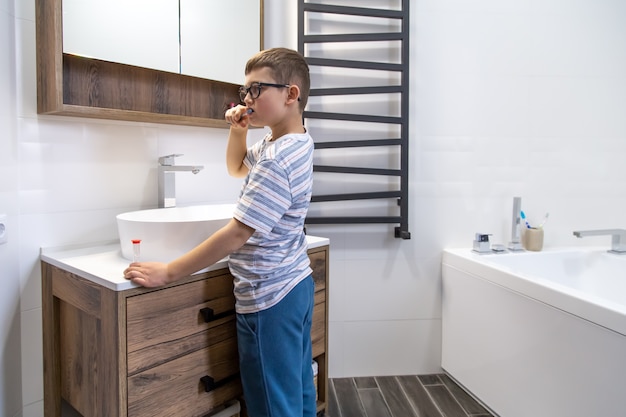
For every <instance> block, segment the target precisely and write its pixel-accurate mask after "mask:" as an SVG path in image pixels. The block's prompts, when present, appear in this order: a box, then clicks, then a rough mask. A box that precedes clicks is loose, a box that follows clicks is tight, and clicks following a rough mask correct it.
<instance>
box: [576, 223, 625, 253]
mask: <svg viewBox="0 0 626 417" xmlns="http://www.w3.org/2000/svg"><path fill="white" fill-rule="evenodd" d="M574 236H576V237H587V236H611V249H610V250H609V251H608V252H609V253H616V254H618V255H624V254H626V230H624V229H599V230H580V231H575V232H574Z"/></svg>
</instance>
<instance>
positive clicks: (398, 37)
mask: <svg viewBox="0 0 626 417" xmlns="http://www.w3.org/2000/svg"><path fill="white" fill-rule="evenodd" d="M398 1H399V2H400V3H401V4H400V9H399V10H387V9H373V8H365V7H347V6H341V5H330V4H320V3H311V2H307V1H304V0H298V50H299V51H300V52H301V53H302V54H303V55H304V56H305V58H307V62H308V64H309V66H310V67H315V66H320V67H336V68H348V69H359V70H375V71H386V72H391V73H399V74H400V82H399V84H397V85H382V86H381V85H368V86H359V87H341V88H320V87H318V86H315V85H312V86H311V93H310V96H311V97H313V96H338V95H342V96H343V95H355V94H389V95H390V100H391V99H392V98H391V95H395V96H396V97H397V96H398V95H399V96H400V103H399V107H400V109H399V116H398V117H393V116H381V115H371V114H352V113H333V112H317V111H308V110H306V111H305V112H304V118H305V119H325V120H339V121H351V122H367V123H382V124H388V125H396V126H398V127H399V132H400V135H399V136H400V137H391V138H382V139H367V140H348V141H330V142H316V143H315V149H316V150H317V149H340V148H353V147H390V146H397V147H399V148H400V150H399V169H381V168H370V167H354V166H328V165H314V168H313V169H314V172H327V173H337V174H339V175H342V174H357V175H377V176H380V175H383V176H392V177H397V178H399V181H398V182H399V188H398V189H393V190H379V191H367V192H355V193H343V194H327V195H317V194H315V193H314V195H313V197H312V200H311V202H312V204H316V203H323V202H332V201H346V200H369V199H395V200H396V202H397V205H398V207H399V215H398V216H317V217H313V216H309V217H307V220H306V223H307V224H358V223H361V224H363V223H387V224H398V225H399V226H397V227H395V228H394V236H395V237H396V238H402V239H410V238H411V234H410V232H409V221H408V217H409V213H408V210H409V201H408V187H409V178H408V168H409V123H408V121H409V0H398ZM312 13H315V16H316V17H317V18H318V19H319V17H320V16H324V15H325V14H332V15H344V16H347V18H348V19H349V18H350V17H354V16H360V17H366V18H383V19H392V20H395V21H399V22H400V25H399V26H400V30H399V31H392V32H384V33H351V34H310V33H309V34H307V33H305V32H306V31H307V23H308V22H307V19H310V18H311V17H310V16H312V15H310V14H312ZM396 26H397V25H396ZM379 41H394V42H399V44H400V62H367V61H361V60H345V59H336V58H327V57H323V56H317V57H313V56H308V53H307V48H306V45H307V44H313V43H336V42H343V43H346V42H379ZM318 55H323V52H322V53H320V54H318ZM309 107H310V106H309ZM396 130H397V128H396ZM313 136H314V139H315V134H313Z"/></svg>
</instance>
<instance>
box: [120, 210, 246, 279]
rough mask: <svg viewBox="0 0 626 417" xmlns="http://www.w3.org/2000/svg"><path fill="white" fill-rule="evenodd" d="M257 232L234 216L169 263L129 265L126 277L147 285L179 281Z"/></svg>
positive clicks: (233, 248) (227, 252) (236, 247)
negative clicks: (202, 240)
mask: <svg viewBox="0 0 626 417" xmlns="http://www.w3.org/2000/svg"><path fill="white" fill-rule="evenodd" d="M253 233H254V229H253V228H251V227H249V226H246V225H245V224H243V223H241V222H240V221H238V220H235V219H231V220H230V222H229V223H228V224H226V226H224V227H222V228H221V229H219V230H218V231H217V232H215V233H214V234H212V235H211V236H210V237H209V238H208V239H206V240H205V241H204V242H202V243H200V244H199V245H198V246H196V247H195V248H194V249H192V250H190V251H189V252H187V253H186V254H184V255H182V256H181V257H179V258H177V259H175V260H173V261H172V262H170V263H169V264H166V263H161V262H134V263H132V264H130V266H129V267H128V268H126V270H125V271H124V277H125V278H127V279H130V280H131V281H133V282H134V283H135V284H139V285H141V286H144V287H160V286H162V285H166V284H169V283H171V282H174V281H178V280H179V279H181V278H184V277H186V276H189V275H191V274H193V273H194V272H196V271H199V270H201V269H203V268H206V267H208V266H211V265H213V264H215V263H216V262H218V261H220V260H222V259H224V258H225V257H226V256H228V255H230V254H231V253H233V252H234V251H235V250H237V249H239V248H240V247H241V246H243V244H244V243H246V242H247V241H248V239H249V238H250V236H252V234H253Z"/></svg>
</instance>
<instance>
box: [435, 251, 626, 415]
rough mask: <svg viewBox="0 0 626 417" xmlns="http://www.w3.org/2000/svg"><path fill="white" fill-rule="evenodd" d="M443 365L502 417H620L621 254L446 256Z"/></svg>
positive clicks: (624, 290) (625, 328) (625, 330)
mask: <svg viewBox="0 0 626 417" xmlns="http://www.w3.org/2000/svg"><path fill="white" fill-rule="evenodd" d="M442 276H443V305H442V327H443V329H442V338H443V340H442V367H443V369H444V370H445V371H446V372H447V373H448V374H449V375H450V376H451V377H452V378H453V379H455V380H456V381H457V382H459V384H461V385H462V386H463V387H465V388H466V389H467V390H468V391H469V392H471V393H472V394H473V395H474V396H475V397H477V398H478V399H479V400H480V401H482V402H483V403H484V404H485V405H486V406H487V407H488V408H490V409H491V410H492V411H493V412H494V413H495V414H497V415H500V416H502V417H528V416H533V417H542V416H545V417H561V416H563V417H588V416H593V417H596V416H598V417H600V416H607V417H609V416H610V417H623V416H626V255H621V256H620V255H613V254H609V253H607V252H606V250H602V249H598V248H592V249H588V248H579V249H560V250H549V251H543V252H523V253H507V254H489V255H479V254H476V253H474V252H472V251H471V250H470V249H450V250H445V251H444V254H443V260H442Z"/></svg>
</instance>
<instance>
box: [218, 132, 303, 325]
mask: <svg viewBox="0 0 626 417" xmlns="http://www.w3.org/2000/svg"><path fill="white" fill-rule="evenodd" d="M243 162H244V164H245V165H246V166H247V167H248V168H249V170H250V171H249V173H248V176H247V177H246V179H245V180H244V183H243V186H242V189H241V193H240V196H239V202H238V203H237V208H236V209H235V214H234V218H235V219H237V220H239V221H240V222H242V223H244V224H246V225H248V226H250V227H252V228H253V229H255V232H254V233H253V234H252V236H251V237H250V239H248V241H247V242H246V243H245V244H244V245H243V246H242V247H241V248H240V249H238V250H237V251H235V252H233V253H232V254H231V255H230V257H229V267H230V271H231V273H232V274H233V276H234V278H235V280H234V282H235V298H236V304H235V309H236V311H237V313H240V314H245V313H253V312H257V311H260V310H264V309H266V308H269V307H271V306H273V305H275V304H276V303H278V302H279V301H280V300H281V299H282V298H283V297H284V296H285V295H286V294H287V293H288V292H289V291H290V290H291V289H292V288H294V287H295V286H296V285H297V284H298V283H299V282H300V281H302V280H303V279H304V278H306V277H307V276H309V274H310V273H311V268H310V263H309V257H308V256H307V243H306V236H305V235H304V220H305V217H306V214H307V210H308V208H309V202H310V201H311V189H312V186H313V140H312V139H311V136H310V135H309V134H308V133H301V134H287V135H285V136H282V137H280V138H278V139H276V140H274V141H272V136H271V133H268V134H267V135H266V136H265V138H263V140H261V141H259V142H257V143H256V144H254V145H253V146H251V147H250V148H249V149H248V151H247V153H246V156H245V158H244V161H243Z"/></svg>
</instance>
